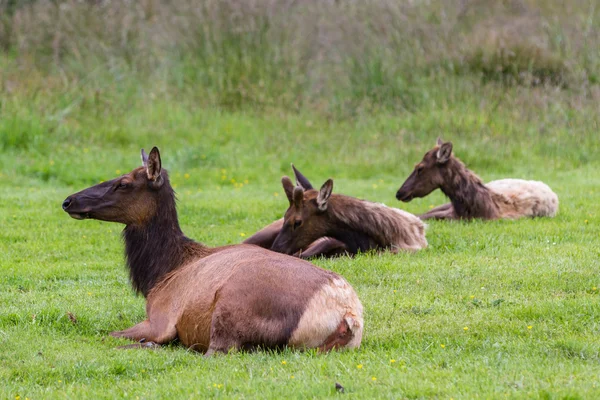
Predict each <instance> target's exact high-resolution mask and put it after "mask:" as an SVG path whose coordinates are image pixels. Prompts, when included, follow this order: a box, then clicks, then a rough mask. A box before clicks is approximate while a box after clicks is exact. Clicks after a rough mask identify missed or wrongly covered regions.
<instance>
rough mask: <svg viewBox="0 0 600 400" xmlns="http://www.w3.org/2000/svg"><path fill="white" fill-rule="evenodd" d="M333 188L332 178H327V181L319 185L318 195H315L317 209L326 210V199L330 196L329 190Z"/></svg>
mask: <svg viewBox="0 0 600 400" xmlns="http://www.w3.org/2000/svg"><path fill="white" fill-rule="evenodd" d="M332 190H333V180H331V179H327V182H325V183H324V184H323V186H321V189H320V190H319V195H318V196H317V206H318V207H319V210H321V211H325V210H327V201H328V200H329V197H330V196H331V191H332Z"/></svg>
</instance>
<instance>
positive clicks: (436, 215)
mask: <svg viewBox="0 0 600 400" xmlns="http://www.w3.org/2000/svg"><path fill="white" fill-rule="evenodd" d="M419 218H420V219H422V220H426V219H456V215H455V213H454V207H453V206H452V203H448V204H444V205H442V206H439V207H436V208H434V209H433V210H431V211H429V212H426V213H425V214H421V215H419Z"/></svg>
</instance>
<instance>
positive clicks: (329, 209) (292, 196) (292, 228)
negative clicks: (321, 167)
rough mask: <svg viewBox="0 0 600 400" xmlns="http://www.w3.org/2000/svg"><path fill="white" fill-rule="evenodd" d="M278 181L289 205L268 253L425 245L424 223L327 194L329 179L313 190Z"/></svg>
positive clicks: (350, 251)
mask: <svg viewBox="0 0 600 400" xmlns="http://www.w3.org/2000/svg"><path fill="white" fill-rule="evenodd" d="M281 182H282V184H283V189H284V191H285V194H286V196H287V198H288V200H289V203H290V206H289V208H288V210H287V211H286V213H285V216H284V221H283V226H282V228H281V231H280V232H279V234H278V235H277V238H276V239H275V241H274V242H273V246H272V247H271V250H274V251H277V252H281V253H286V254H294V253H296V252H298V251H300V250H302V249H304V248H306V247H307V246H318V247H319V251H320V252H324V253H338V254H339V253H347V254H350V255H353V254H356V253H358V252H365V251H369V250H384V249H386V250H390V251H392V252H397V251H398V250H419V249H422V248H425V247H427V240H426V239H425V225H424V224H423V222H422V221H421V220H419V218H417V217H415V216H414V215H412V214H410V213H408V212H406V211H402V210H398V209H395V208H390V207H386V206H385V205H383V204H377V203H371V202H368V201H365V200H360V199H356V198H353V197H349V196H344V195H340V194H332V190H333V181H332V180H331V179H329V180H327V182H325V183H324V184H323V186H322V187H321V189H320V190H318V191H317V190H314V189H312V188H311V189H308V190H305V188H304V187H302V186H301V185H298V186H295V187H294V184H293V183H292V181H291V180H290V178H288V177H287V176H285V177H283V178H282V180H281ZM317 240H318V242H317V243H315V241H317ZM308 250H310V248H309V249H308Z"/></svg>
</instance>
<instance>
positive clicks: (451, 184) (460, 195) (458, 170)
mask: <svg viewBox="0 0 600 400" xmlns="http://www.w3.org/2000/svg"><path fill="white" fill-rule="evenodd" d="M443 174H444V175H445V176H444V183H443V184H442V185H441V187H440V189H441V190H442V192H443V193H444V194H445V195H446V196H448V198H450V201H451V202H452V206H453V207H454V211H455V213H456V215H457V216H459V217H461V218H490V219H491V218H496V217H497V215H498V210H497V207H496V205H495V203H494V200H493V198H492V194H491V192H490V190H489V189H488V188H487V187H486V186H485V185H484V184H483V182H482V181H481V179H480V178H479V177H478V176H477V175H475V174H474V173H473V172H471V171H470V170H469V169H467V167H466V166H465V165H464V164H463V163H462V162H461V161H460V160H458V159H457V158H454V157H453V158H451V159H450V160H449V161H448V167H447V168H444V169H443Z"/></svg>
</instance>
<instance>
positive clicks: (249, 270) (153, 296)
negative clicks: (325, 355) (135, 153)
mask: <svg viewBox="0 0 600 400" xmlns="http://www.w3.org/2000/svg"><path fill="white" fill-rule="evenodd" d="M142 160H143V164H144V166H143V167H140V168H136V169H134V170H133V171H131V172H130V173H129V174H126V175H123V176H120V177H118V178H115V179H113V180H111V181H108V182H104V183H101V184H99V185H96V186H93V187H90V188H88V189H85V190H83V191H81V192H79V193H76V194H73V195H71V196H69V197H68V198H67V199H66V200H65V201H64V203H63V209H64V210H65V211H66V212H67V213H69V215H70V216H71V217H73V218H76V219H85V218H92V219H98V220H103V221H111V222H120V223H123V224H125V225H126V226H125V229H124V231H123V237H124V241H125V253H126V258H127V265H128V267H129V271H130V278H131V282H132V284H133V287H134V288H135V289H136V290H137V291H138V292H141V293H142V294H143V295H144V296H145V297H146V301H147V303H146V314H147V319H146V320H145V321H143V322H141V323H139V324H137V325H135V326H133V327H131V328H129V329H126V330H123V331H118V332H112V333H111V335H112V336H114V337H121V338H128V339H132V340H135V341H139V342H143V343H142V344H137V345H132V347H142V346H148V344H163V343H167V342H170V341H172V340H174V339H176V338H177V339H179V341H180V342H181V343H183V344H184V345H185V346H187V347H189V348H192V349H194V350H198V351H202V352H206V354H207V355H210V354H213V353H214V352H227V351H229V350H231V349H253V348H257V347H260V348H280V347H283V346H289V347H293V348H300V349H305V348H317V349H319V350H322V351H328V350H330V349H333V348H344V347H345V348H356V347H358V346H359V345H360V343H361V338H362V330H363V318H362V305H361V303H360V301H359V299H358V297H357V295H356V293H355V292H354V290H353V288H352V287H351V286H350V285H349V284H348V283H347V282H346V281H345V280H344V279H343V278H342V277H340V276H339V275H337V274H335V273H333V272H330V271H326V270H323V269H320V268H318V267H316V266H314V265H312V264H311V263H309V262H307V261H304V260H300V259H297V258H293V257H289V256H286V255H283V254H277V253H275V252H271V251H269V250H266V249H262V248H260V247H257V246H251V245H244V244H242V245H232V246H225V247H218V248H209V247H206V246H204V245H202V244H200V243H198V242H195V241H193V240H191V239H189V238H187V237H186V236H185V235H184V234H183V232H182V231H181V229H180V227H179V223H178V219H177V211H176V207H175V195H174V192H173V189H172V187H171V185H170V183H169V178H168V175H167V171H166V170H164V169H162V168H161V160H160V155H159V152H158V149H157V148H153V149H152V151H151V152H150V155H149V156H146V155H145V153H144V152H143V150H142Z"/></svg>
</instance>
